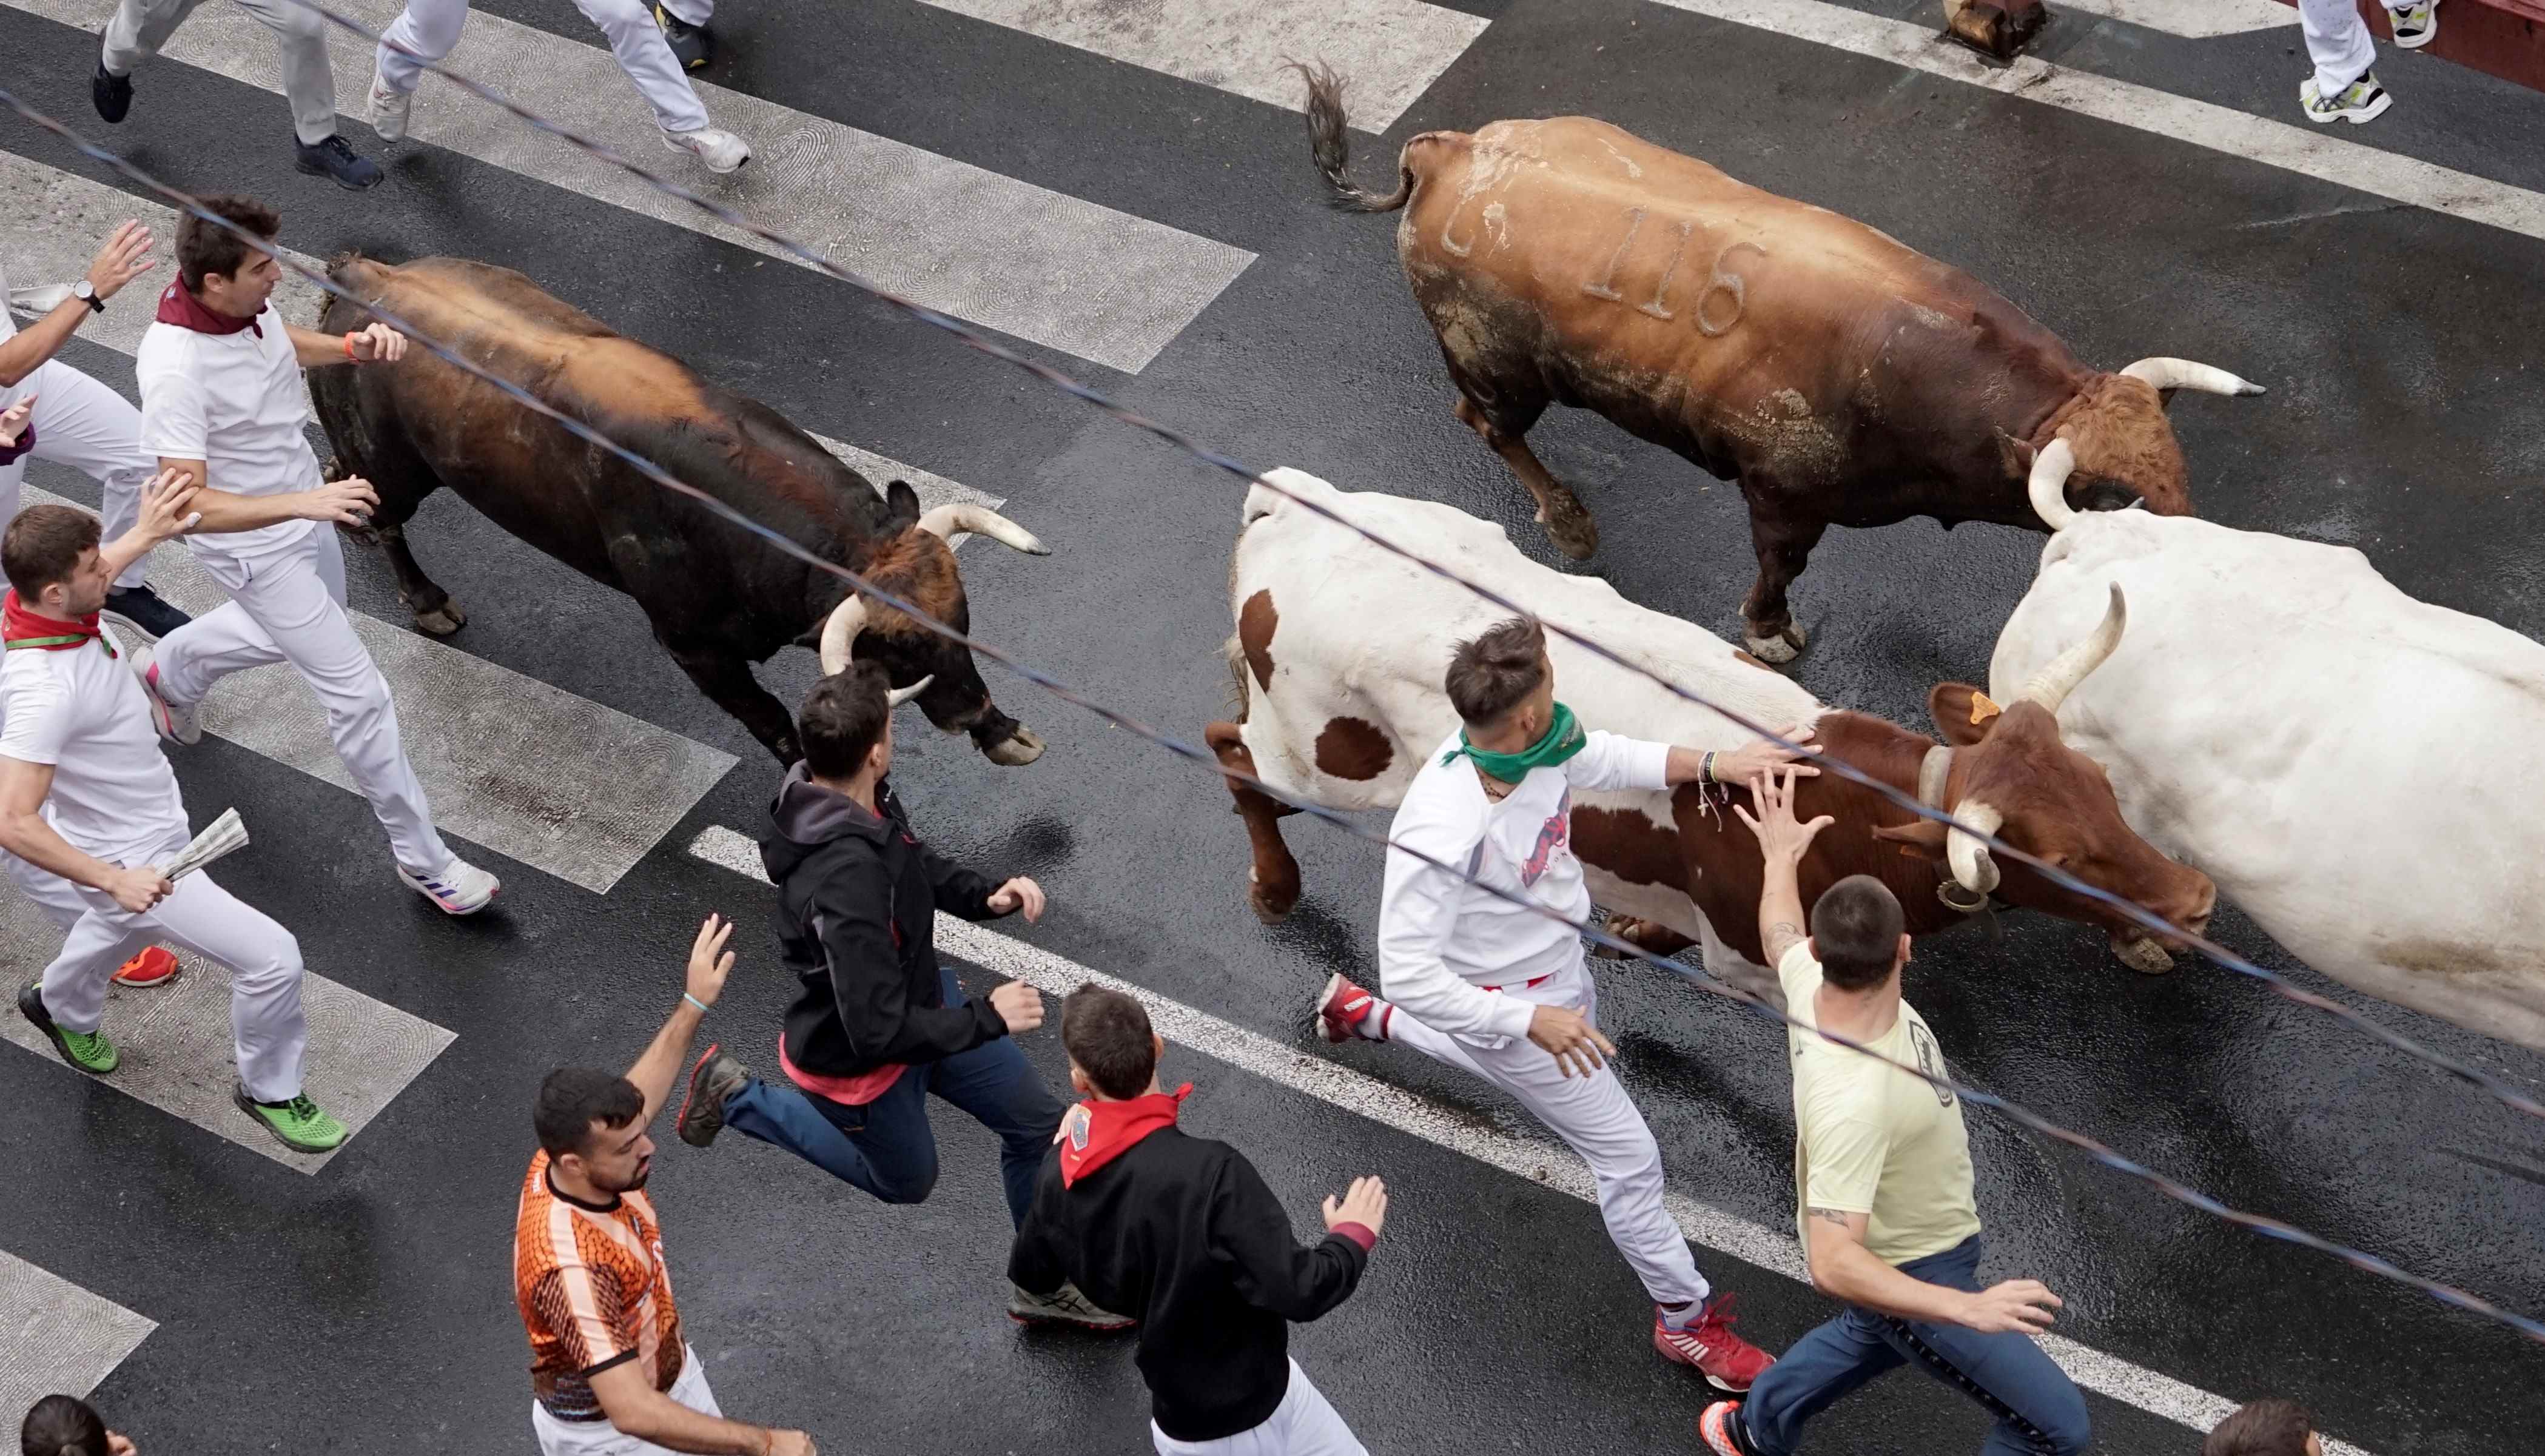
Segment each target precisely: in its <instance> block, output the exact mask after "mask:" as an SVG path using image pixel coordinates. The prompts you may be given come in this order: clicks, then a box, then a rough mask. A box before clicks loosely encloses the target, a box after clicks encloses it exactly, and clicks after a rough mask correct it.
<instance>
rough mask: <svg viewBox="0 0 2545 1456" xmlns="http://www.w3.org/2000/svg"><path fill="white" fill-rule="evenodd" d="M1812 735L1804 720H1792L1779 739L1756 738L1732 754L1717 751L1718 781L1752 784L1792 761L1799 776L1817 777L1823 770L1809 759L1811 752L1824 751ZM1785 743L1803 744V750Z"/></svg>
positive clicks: (1716, 778) (1781, 730)
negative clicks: (1801, 721)
mask: <svg viewBox="0 0 2545 1456" xmlns="http://www.w3.org/2000/svg"><path fill="white" fill-rule="evenodd" d="M1811 738H1812V730H1810V729H1807V728H1805V727H1803V726H1802V725H1801V724H1800V723H1790V724H1787V725H1786V726H1784V727H1782V728H1779V729H1777V730H1776V737H1775V738H1761V739H1756V740H1753V741H1752V742H1749V743H1745V744H1743V745H1742V746H1741V747H1739V748H1736V749H1734V750H1733V751H1732V752H1730V753H1728V754H1717V755H1716V756H1715V759H1714V781H1715V782H1717V783H1748V782H1749V781H1750V780H1751V779H1754V778H1759V777H1763V776H1765V775H1766V774H1769V773H1772V772H1774V771H1775V770H1776V769H1778V768H1783V767H1785V766H1786V765H1789V764H1790V765H1792V766H1793V770H1794V772H1795V773H1796V774H1797V775H1798V776H1800V777H1804V778H1817V777H1819V776H1820V771H1821V770H1820V769H1819V768H1816V767H1814V766H1813V765H1812V764H1810V763H1808V762H1806V761H1807V760H1808V759H1809V758H1810V756H1811V755H1814V754H1817V753H1819V752H1820V749H1819V747H1818V746H1817V745H1815V744H1814V743H1812V741H1811ZM1776 739H1783V740H1784V743H1778V742H1777V741H1776ZM1785 743H1791V744H1799V745H1801V748H1800V749H1799V751H1798V750H1796V749H1790V748H1787V747H1785V746H1784V744H1785Z"/></svg>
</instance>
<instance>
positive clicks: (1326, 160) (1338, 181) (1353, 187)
mask: <svg viewBox="0 0 2545 1456" xmlns="http://www.w3.org/2000/svg"><path fill="white" fill-rule="evenodd" d="M1290 69H1291V70H1294V71H1297V72H1298V73H1299V76H1300V79H1302V80H1304V81H1306V82H1307V83H1308V156H1309V158H1310V160H1312V161H1314V162H1315V163H1316V164H1317V170H1318V171H1319V172H1321V173H1323V174H1324V175H1325V179H1326V186H1327V187H1328V188H1330V189H1332V195H1331V196H1329V197H1328V198H1327V199H1326V202H1327V203H1328V205H1330V206H1334V207H1337V208H1340V209H1342V210H1344V211H1346V212H1393V211H1395V210H1396V209H1397V208H1399V207H1402V206H1404V205H1405V204H1406V202H1407V201H1408V200H1410V199H1412V198H1413V196H1414V169H1413V168H1411V167H1408V166H1405V165H1404V164H1403V163H1402V162H1401V161H1400V162H1399V163H1398V165H1397V169H1396V172H1397V178H1396V191H1394V192H1392V193H1389V194H1387V195H1386V196H1384V197H1381V196H1380V195H1379V194H1377V193H1374V192H1371V191H1369V190H1367V189H1366V188H1363V187H1361V186H1360V185H1359V184H1358V183H1356V182H1354V181H1353V180H1352V172H1351V166H1352V139H1351V136H1350V135H1349V133H1348V132H1347V130H1346V122H1345V120H1344V78H1343V77H1341V76H1338V75H1336V74H1335V71H1334V67H1332V66H1329V65H1327V64H1326V63H1325V62H1323V61H1319V62H1317V63H1316V64H1315V65H1314V66H1309V65H1306V64H1303V63H1301V62H1299V61H1292V62H1290Z"/></svg>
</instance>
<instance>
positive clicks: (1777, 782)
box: [1732, 764, 1838, 864]
mask: <svg viewBox="0 0 2545 1456" xmlns="http://www.w3.org/2000/svg"><path fill="white" fill-rule="evenodd" d="M1819 771H1820V770H1819V769H1817V768H1810V767H1809V766H1807V765H1802V764H1789V765H1786V766H1785V767H1784V768H1778V769H1776V770H1775V771H1774V772H1772V773H1766V774H1762V775H1760V776H1759V777H1756V778H1753V779H1751V780H1750V801H1751V802H1752V803H1754V804H1757V805H1758V806H1759V812H1758V813H1757V814H1756V815H1753V814H1752V813H1751V812H1750V811H1749V810H1748V809H1746V808H1744V807H1742V806H1741V805H1740V804H1738V803H1735V804H1734V805H1733V806H1732V812H1733V813H1735V814H1738V815H1740V816H1741V822H1742V823H1744V824H1746V825H1748V826H1750V832H1751V833H1752V834H1754V835H1757V836H1758V837H1759V855H1760V857H1761V858H1763V859H1765V860H1766V861H1767V862H1769V863H1771V864H1772V863H1775V862H1777V861H1779V860H1781V861H1783V862H1785V863H1788V864H1800V863H1802V861H1803V855H1804V854H1805V853H1806V852H1808V851H1809V850H1810V849H1811V848H1812V841H1813V840H1815V839H1817V838H1819V837H1820V832H1821V831H1822V830H1825V829H1827V828H1829V827H1830V826H1831V825H1832V824H1835V823H1837V822H1838V821H1836V820H1835V819H1832V818H1831V817H1830V816H1829V815H1827V814H1824V815H1822V816H1820V817H1819V818H1817V819H1815V820H1813V821H1812V822H1811V823H1809V824H1804V823H1802V822H1801V821H1799V820H1797V819H1796V818H1795V817H1794V779H1795V776H1796V775H1798V774H1801V773H1807V772H1808V773H1817V772H1819Z"/></svg>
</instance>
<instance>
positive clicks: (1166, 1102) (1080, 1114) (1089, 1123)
mask: <svg viewBox="0 0 2545 1456" xmlns="http://www.w3.org/2000/svg"><path fill="white" fill-rule="evenodd" d="M1191 1092H1192V1084H1191V1083H1190V1082H1188V1083H1186V1084H1185V1085H1184V1086H1182V1087H1180V1088H1177V1089H1176V1090H1175V1091H1174V1092H1151V1093H1149V1094H1148V1095H1146V1096H1140V1097H1128V1098H1125V1099H1123V1100H1122V1101H1118V1102H1100V1101H1085V1102H1081V1103H1079V1104H1078V1105H1077V1106H1075V1107H1072V1108H1070V1109H1069V1115H1068V1116H1066V1117H1063V1118H1062V1119H1060V1135H1059V1136H1058V1137H1057V1138H1055V1139H1054V1140H1053V1141H1055V1142H1057V1143H1059V1144H1060V1185H1061V1186H1062V1187H1064V1188H1066V1187H1069V1186H1071V1185H1072V1184H1074V1183H1076V1182H1077V1181H1078V1180H1079V1179H1080V1178H1083V1177H1085V1176H1087V1175H1088V1174H1089V1173H1094V1172H1095V1171H1096V1170H1098V1169H1100V1168H1103V1167H1104V1166H1105V1165H1106V1164H1108V1163H1110V1162H1112V1161H1113V1160H1114V1159H1116V1158H1119V1157H1121V1156H1122V1154H1123V1153H1124V1152H1125V1151H1126V1150H1127V1149H1129V1148H1130V1146H1131V1145H1132V1144H1133V1143H1136V1142H1138V1141H1139V1140H1140V1139H1142V1138H1145V1137H1147V1136H1148V1135H1149V1134H1151V1133H1153V1132H1156V1131H1157V1130H1158V1129H1159V1128H1162V1127H1173V1126H1175V1123H1176V1113H1177V1112H1179V1111H1181V1110H1182V1109H1183V1106H1184V1100H1185V1098H1186V1097H1187V1096H1189V1095H1190V1094H1191Z"/></svg>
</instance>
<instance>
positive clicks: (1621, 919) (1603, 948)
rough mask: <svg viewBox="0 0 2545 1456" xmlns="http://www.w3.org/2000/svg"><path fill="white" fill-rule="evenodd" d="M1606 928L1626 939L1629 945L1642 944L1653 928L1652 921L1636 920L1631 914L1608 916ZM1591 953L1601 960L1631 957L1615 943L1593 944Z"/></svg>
mask: <svg viewBox="0 0 2545 1456" xmlns="http://www.w3.org/2000/svg"><path fill="white" fill-rule="evenodd" d="M1606 930H1607V931H1608V933H1609V934H1611V935H1614V936H1615V937H1617V938H1618V939H1620V940H1623V941H1625V942H1626V943H1627V944H1629V945H1641V944H1643V943H1644V936H1645V935H1646V934H1648V933H1649V932H1650V931H1651V930H1652V922H1650V921H1641V920H1636V919H1634V918H1632V917H1630V916H1623V915H1612V916H1610V917H1608V924H1607V927H1606ZM1591 954H1592V955H1594V956H1595V957H1597V958H1599V959H1601V960H1625V959H1628V958H1629V957H1628V956H1627V954H1626V952H1624V951H1622V950H1619V949H1618V948H1617V947H1616V946H1614V945H1609V944H1606V943H1601V944H1597V945H1594V946H1592V947H1591Z"/></svg>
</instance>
